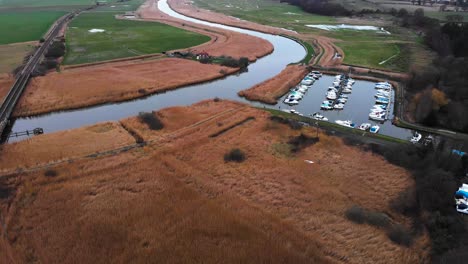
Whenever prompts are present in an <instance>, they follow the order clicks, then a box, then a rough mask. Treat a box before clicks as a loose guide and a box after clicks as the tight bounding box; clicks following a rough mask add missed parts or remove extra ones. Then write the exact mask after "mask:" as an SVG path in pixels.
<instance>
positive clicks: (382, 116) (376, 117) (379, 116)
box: [369, 112, 385, 121]
mask: <svg viewBox="0 0 468 264" xmlns="http://www.w3.org/2000/svg"><path fill="white" fill-rule="evenodd" d="M369 118H370V119H372V120H376V121H385V113H381V112H380V113H370V114H369Z"/></svg>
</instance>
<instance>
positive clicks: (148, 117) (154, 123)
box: [138, 112, 164, 130]
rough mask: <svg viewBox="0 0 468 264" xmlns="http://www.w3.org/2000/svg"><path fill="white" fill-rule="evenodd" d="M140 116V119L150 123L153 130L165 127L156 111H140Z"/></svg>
mask: <svg viewBox="0 0 468 264" xmlns="http://www.w3.org/2000/svg"><path fill="white" fill-rule="evenodd" d="M138 117H139V119H140V121H141V122H143V123H145V124H146V125H148V127H149V129H151V130H161V129H163V128H164V124H163V123H162V122H161V120H159V118H158V117H157V116H156V113H154V112H151V113H149V112H140V114H138Z"/></svg>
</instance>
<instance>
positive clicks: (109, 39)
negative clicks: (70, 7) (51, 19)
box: [64, 12, 209, 64]
mask: <svg viewBox="0 0 468 264" xmlns="http://www.w3.org/2000/svg"><path fill="white" fill-rule="evenodd" d="M116 14H118V13H113V12H89V13H83V14H81V15H80V16H79V17H77V18H76V19H75V20H73V21H72V23H70V25H69V29H68V31H67V55H66V57H65V61H64V63H65V64H79V63H88V62H95V61H103V60H110V59H117V58H125V57H132V56H139V55H144V54H151V53H160V52H163V51H167V50H173V49H182V48H188V47H192V46H196V45H199V44H202V43H204V42H207V41H209V37H207V36H204V35H200V34H197V33H193V32H190V31H186V30H182V29H179V28H175V27H172V26H168V25H164V24H161V23H155V22H141V21H130V20H118V19H115V17H114V16H115V15H116ZM90 29H103V30H105V31H104V32H99V33H90V32H89V30H90Z"/></svg>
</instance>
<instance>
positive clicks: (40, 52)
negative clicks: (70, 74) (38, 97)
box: [0, 7, 94, 137]
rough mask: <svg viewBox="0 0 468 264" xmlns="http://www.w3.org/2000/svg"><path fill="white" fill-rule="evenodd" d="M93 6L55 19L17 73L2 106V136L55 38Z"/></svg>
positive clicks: (0, 117)
mask: <svg viewBox="0 0 468 264" xmlns="http://www.w3.org/2000/svg"><path fill="white" fill-rule="evenodd" d="M92 8H94V7H88V8H84V9H79V10H76V11H74V12H71V13H68V14H66V15H64V16H62V17H61V18H59V19H58V20H57V21H55V22H54V24H53V25H52V27H51V28H50V29H49V31H48V32H47V33H46V35H45V36H44V42H43V43H42V44H41V45H40V46H39V48H38V49H36V51H35V52H34V54H33V55H32V56H31V57H30V58H29V60H28V61H27V62H26V65H25V66H24V67H23V69H22V70H21V71H20V72H19V73H18V74H17V75H16V81H15V82H14V83H13V85H12V86H11V88H10V90H9V91H8V94H7V95H6V96H5V98H4V100H3V102H2V104H1V106H0V137H1V136H3V133H4V130H5V127H6V126H7V125H8V124H9V122H10V117H11V114H12V113H13V110H14V109H15V106H16V103H17V102H18V100H19V99H20V98H21V95H22V94H23V92H24V89H25V88H26V85H27V84H28V82H29V78H30V77H31V74H32V73H34V71H35V69H36V67H37V65H38V64H39V63H40V62H41V60H42V58H43V57H44V55H45V53H46V52H47V49H48V47H49V46H50V44H51V43H52V42H53V40H54V38H55V37H57V35H58V34H59V32H60V29H61V28H62V27H63V26H64V25H65V24H66V23H68V22H69V21H70V20H71V19H73V18H74V17H75V16H76V15H78V14H79V13H81V12H82V11H84V10H89V9H92Z"/></svg>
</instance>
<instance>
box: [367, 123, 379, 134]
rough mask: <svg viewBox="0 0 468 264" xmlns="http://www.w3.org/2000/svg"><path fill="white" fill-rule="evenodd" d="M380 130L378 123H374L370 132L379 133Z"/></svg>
mask: <svg viewBox="0 0 468 264" xmlns="http://www.w3.org/2000/svg"><path fill="white" fill-rule="evenodd" d="M379 130H380V127H379V126H378V125H373V126H371V127H370V128H369V132H371V133H374V134H376V133H378V132H379Z"/></svg>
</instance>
